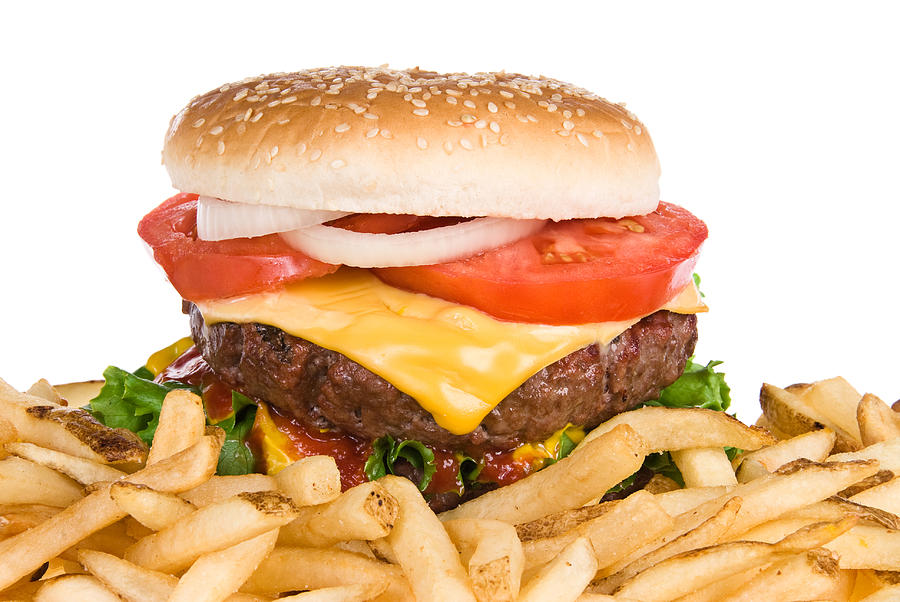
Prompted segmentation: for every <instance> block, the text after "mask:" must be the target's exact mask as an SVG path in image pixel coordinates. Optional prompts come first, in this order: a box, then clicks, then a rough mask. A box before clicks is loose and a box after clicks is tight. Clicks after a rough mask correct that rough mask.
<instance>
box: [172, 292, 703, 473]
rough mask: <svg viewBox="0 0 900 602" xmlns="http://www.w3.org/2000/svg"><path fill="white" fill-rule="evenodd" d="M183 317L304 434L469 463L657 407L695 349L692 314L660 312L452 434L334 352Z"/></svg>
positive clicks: (573, 357)
mask: <svg viewBox="0 0 900 602" xmlns="http://www.w3.org/2000/svg"><path fill="white" fill-rule="evenodd" d="M188 311H189V313H190V316H191V334H192V336H193V338H194V342H195V343H196V344H197V346H198V347H199V349H200V352H201V353H202V355H203V357H204V358H205V359H206V361H207V362H208V363H209V365H210V366H211V367H212V368H213V370H215V371H216V373H217V374H218V375H219V376H220V377H221V378H222V379H223V380H224V381H225V382H226V383H227V384H229V385H231V386H232V387H233V388H235V389H237V390H239V391H241V392H242V393H244V394H246V395H248V396H251V397H255V398H257V399H262V400H265V401H267V402H269V403H270V404H271V405H273V406H275V407H276V408H278V409H279V410H281V411H282V412H283V413H286V414H288V415H290V416H293V417H295V418H296V419H297V420H299V421H300V422H301V423H303V424H305V425H306V426H308V427H311V428H318V429H335V428H336V429H339V430H341V431H343V432H346V433H350V434H352V435H356V436H359V437H362V438H367V439H375V438H378V437H380V436H382V435H386V434H387V435H391V436H393V437H395V438H400V439H416V440H419V441H422V442H423V443H425V444H426V445H429V446H432V447H436V448H443V449H451V450H463V451H466V452H467V453H470V454H472V455H475V454H478V453H483V452H485V451H491V450H507V449H512V448H514V447H516V446H517V445H519V444H520V443H527V442H532V441H542V440H544V439H546V438H547V437H548V436H549V435H551V434H552V433H553V432H555V431H557V430H559V429H561V428H563V427H565V426H566V425H567V424H574V425H585V426H586V427H588V428H592V427H594V426H596V425H597V424H600V423H601V422H603V421H604V420H607V419H609V418H611V417H612V416H614V415H616V414H618V413H620V412H623V411H625V410H629V409H631V408H634V407H636V406H638V405H640V404H642V403H644V402H645V401H648V400H651V399H656V398H657V397H658V396H659V392H660V390H661V389H662V388H664V387H666V386H668V385H670V384H671V383H672V382H674V381H675V380H676V379H677V378H678V377H679V376H680V375H681V373H682V371H683V370H684V365H685V362H686V361H687V358H688V357H690V355H691V354H692V353H693V351H694V345H695V343H696V341H697V319H696V316H693V315H682V314H676V313H671V312H668V311H658V312H656V313H654V314H651V315H649V316H647V317H646V318H644V319H642V320H641V321H639V322H638V323H637V324H635V325H634V326H632V327H631V328H629V329H628V330H626V331H625V332H623V333H622V334H620V335H619V336H618V337H616V338H615V339H614V340H613V341H612V342H611V343H610V344H609V345H598V344H594V345H588V346H587V347H584V348H583V349H579V350H578V351H575V352H573V353H571V354H569V355H567V356H566V357H564V358H562V359H561V360H559V361H557V362H555V363H553V364H550V365H549V366H547V367H546V368H543V369H542V370H540V371H538V372H537V373H536V374H534V375H533V376H531V378H529V379H528V380H526V381H525V382H524V383H522V385H521V386H519V387H518V388H517V389H516V390H514V391H513V392H512V393H510V394H509V395H508V396H506V398H505V399H503V401H501V402H500V404H499V405H498V406H497V407H496V408H494V409H493V410H492V411H491V413H490V414H488V415H487V416H486V417H485V419H484V420H483V421H482V422H481V424H480V425H478V427H477V428H476V429H475V430H474V431H472V432H471V433H468V434H466V435H454V434H452V433H450V432H448V431H446V430H444V429H443V428H441V427H440V426H438V425H437V423H436V422H435V421H434V419H433V418H432V417H431V414H429V413H428V412H426V411H425V410H423V409H422V408H421V406H419V404H418V403H416V401H415V400H414V399H413V398H412V397H410V396H409V395H406V394H405V393H402V392H401V391H399V390H397V389H396V388H395V387H394V386H393V385H391V384H390V383H389V382H387V381H386V380H384V379H383V378H381V377H380V376H378V375H377V374H374V373H372V372H370V371H369V370H367V369H366V368H364V367H363V366H361V365H359V364H357V363H356V362H354V361H353V360H351V359H349V358H347V357H346V356H344V355H341V354H340V353H337V352H336V351H331V350H329V349H324V348H323V347H319V346H318V345H316V344H314V343H311V342H309V341H306V340H304V339H301V338H298V337H295V336H292V335H290V334H287V333H286V332H284V331H282V330H279V329H278V328H275V327H273V326H267V325H264V324H256V323H248V324H236V323H231V322H223V323H218V324H213V325H207V324H205V323H204V321H203V317H202V316H201V314H200V311H199V310H198V309H197V308H196V307H195V306H193V305H191V306H190V307H189V310H188ZM476 457H477V456H476Z"/></svg>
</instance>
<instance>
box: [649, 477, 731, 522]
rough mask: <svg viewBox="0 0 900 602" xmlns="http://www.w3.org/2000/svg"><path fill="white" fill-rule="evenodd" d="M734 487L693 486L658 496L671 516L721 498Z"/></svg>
mask: <svg viewBox="0 0 900 602" xmlns="http://www.w3.org/2000/svg"><path fill="white" fill-rule="evenodd" d="M731 489H733V488H732V487H725V486H724V485H722V486H719V487H691V488H689V489H676V490H674V491H667V492H665V493H660V494H658V495H657V496H656V499H657V501H658V502H659V503H660V504H662V507H663V509H664V510H665V511H666V512H667V513H668V514H669V516H678V515H680V514H684V513H685V512H687V511H689V510H692V509H694V508H696V507H697V506H699V505H701V504H703V503H705V502H708V501H709V500H714V499H716V498H721V497H722V496H724V495H725V494H726V493H728V492H729V491H730V490H731Z"/></svg>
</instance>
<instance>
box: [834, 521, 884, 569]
mask: <svg viewBox="0 0 900 602" xmlns="http://www.w3.org/2000/svg"><path fill="white" fill-rule="evenodd" d="M826 547H827V548H828V549H830V550H833V551H834V552H836V553H837V555H838V557H839V558H840V564H841V568H842V569H877V570H881V571H900V531H894V530H892V529H885V528H883V527H873V526H869V525H857V526H855V527H853V529H851V530H850V532H849V533H847V535H846V536H843V537H839V538H837V539H835V540H834V541H832V542H831V543H829V544H828V545H827V546H826Z"/></svg>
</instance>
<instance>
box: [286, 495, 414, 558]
mask: <svg viewBox="0 0 900 602" xmlns="http://www.w3.org/2000/svg"><path fill="white" fill-rule="evenodd" d="M419 497H421V494H420V495H419ZM398 512H399V507H398V505H397V500H396V499H394V496H392V495H391V494H389V493H388V492H387V490H385V488H384V487H383V486H382V485H381V484H380V483H379V482H377V481H374V482H367V483H362V484H361V485H357V486H356V487H352V488H350V489H348V490H347V491H345V492H344V493H342V494H340V495H339V496H338V497H337V498H335V499H334V500H333V501H331V502H328V503H327V504H320V505H318V506H305V507H302V508H298V509H297V518H296V519H295V520H294V521H293V522H291V523H290V524H288V525H285V526H284V527H283V528H282V529H281V535H280V536H279V538H278V541H279V543H280V544H281V545H296V546H308V547H328V546H330V545H333V544H335V543H337V542H339V541H349V540H352V539H365V540H371V539H380V538H382V537H385V536H386V535H387V534H388V533H390V532H391V528H392V527H393V526H394V522H395V521H396V520H397V514H398Z"/></svg>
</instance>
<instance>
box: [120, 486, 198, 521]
mask: <svg viewBox="0 0 900 602" xmlns="http://www.w3.org/2000/svg"><path fill="white" fill-rule="evenodd" d="M109 496H110V497H111V498H112V499H113V501H114V502H115V503H116V504H118V506H119V508H121V509H122V510H123V511H125V512H127V513H128V514H130V515H131V516H133V517H134V518H135V519H137V521H138V522H140V523H141V524H142V525H144V526H145V527H147V528H149V529H151V530H153V531H161V530H163V529H165V528H166V527H168V526H169V525H172V524H173V523H175V522H177V521H178V520H180V519H182V518H184V517H185V516H187V515H188V514H190V513H192V512H194V510H196V507H195V506H194V505H193V504H191V503H190V502H188V501H187V500H185V499H183V498H181V497H179V496H178V495H176V494H174V493H163V492H160V491H156V490H155V489H151V488H150V487H147V486H146V485H138V484H136V483H129V482H128V481H120V482H117V483H113V484H112V485H111V486H110V488H109Z"/></svg>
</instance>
